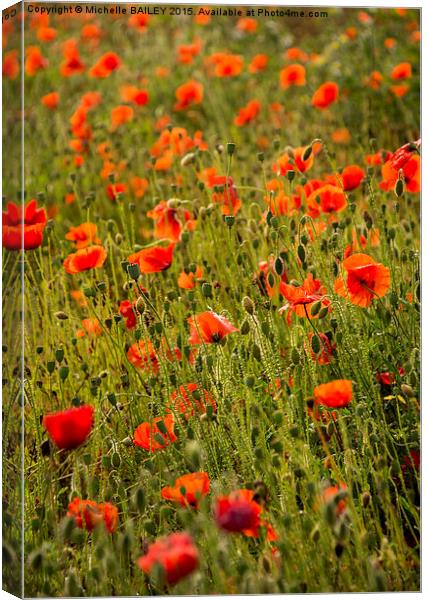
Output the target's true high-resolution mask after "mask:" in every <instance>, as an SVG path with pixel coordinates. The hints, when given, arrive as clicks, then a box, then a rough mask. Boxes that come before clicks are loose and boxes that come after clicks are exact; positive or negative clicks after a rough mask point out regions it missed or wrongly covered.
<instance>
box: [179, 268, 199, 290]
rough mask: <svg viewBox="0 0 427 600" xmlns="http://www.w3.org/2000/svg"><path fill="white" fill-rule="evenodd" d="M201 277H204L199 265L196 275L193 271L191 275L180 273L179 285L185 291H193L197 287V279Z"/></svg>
mask: <svg viewBox="0 0 427 600" xmlns="http://www.w3.org/2000/svg"><path fill="white" fill-rule="evenodd" d="M201 277H203V271H202V268H201V267H199V266H198V265H197V267H196V272H195V273H193V272H192V271H190V272H189V273H186V272H185V271H182V272H181V273H180V275H179V277H178V285H179V287H180V288H182V289H184V290H192V289H193V288H194V287H196V281H197V279H200V278H201Z"/></svg>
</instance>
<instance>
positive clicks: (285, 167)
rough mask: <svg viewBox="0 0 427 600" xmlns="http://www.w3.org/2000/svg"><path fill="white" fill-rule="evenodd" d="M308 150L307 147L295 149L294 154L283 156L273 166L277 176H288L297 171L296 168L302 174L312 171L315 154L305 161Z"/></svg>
mask: <svg viewBox="0 0 427 600" xmlns="http://www.w3.org/2000/svg"><path fill="white" fill-rule="evenodd" d="M306 150H307V147H306V146H299V147H298V148H293V149H292V152H291V151H289V152H285V154H282V156H280V158H279V159H278V160H277V162H275V163H273V165H272V169H273V172H274V173H275V175H282V176H283V175H286V173H287V172H288V171H295V168H296V169H298V171H299V172H300V173H305V172H306V171H308V170H309V169H311V167H312V166H313V160H314V155H315V152H312V153H311V154H310V156H309V157H308V158H307V159H306V160H304V159H303V156H304V153H305V151H306Z"/></svg>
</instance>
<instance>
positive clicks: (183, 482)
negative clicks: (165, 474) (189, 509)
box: [162, 471, 210, 508]
mask: <svg viewBox="0 0 427 600" xmlns="http://www.w3.org/2000/svg"><path fill="white" fill-rule="evenodd" d="M209 489H210V480H209V475H208V474H207V473H205V472H204V471H199V472H198V473H188V474H187V475H182V476H181V477H178V479H177V480H176V481H175V483H174V485H173V486H166V487H164V488H162V498H164V499H165V500H171V501H172V502H176V503H177V504H180V505H181V506H188V505H190V506H194V507H196V508H197V507H198V504H199V502H200V500H201V498H202V497H203V496H206V495H207V494H209Z"/></svg>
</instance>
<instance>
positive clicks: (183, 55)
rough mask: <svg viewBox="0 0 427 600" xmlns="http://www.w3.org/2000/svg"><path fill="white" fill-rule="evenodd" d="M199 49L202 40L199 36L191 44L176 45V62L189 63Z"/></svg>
mask: <svg viewBox="0 0 427 600" xmlns="http://www.w3.org/2000/svg"><path fill="white" fill-rule="evenodd" d="M201 49H202V40H201V39H200V38H196V39H195V40H194V42H193V43H192V44H182V45H181V46H178V62H180V63H182V64H184V65H188V64H191V63H192V62H193V60H194V58H195V57H196V56H197V55H198V54H199V53H200V50H201Z"/></svg>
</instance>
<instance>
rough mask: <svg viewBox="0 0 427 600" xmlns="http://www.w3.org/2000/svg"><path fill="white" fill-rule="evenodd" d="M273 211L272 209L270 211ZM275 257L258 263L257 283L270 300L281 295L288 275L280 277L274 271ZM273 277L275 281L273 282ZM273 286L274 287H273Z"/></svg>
mask: <svg viewBox="0 0 427 600" xmlns="http://www.w3.org/2000/svg"><path fill="white" fill-rule="evenodd" d="M270 210H271V209H270ZM273 214H275V213H273ZM274 263H275V260H274V257H272V256H270V258H269V260H268V261H267V260H263V261H261V262H259V263H258V272H257V273H256V275H255V281H256V283H257V285H258V287H259V289H260V291H261V293H262V294H267V296H268V297H269V298H273V297H274V296H276V295H277V294H278V293H279V292H280V293H281V287H282V284H284V283H286V281H287V275H286V272H283V273H282V275H281V276H280V277H279V276H278V275H277V274H276V272H275V270H274ZM271 276H273V281H272V282H271ZM272 284H273V285H272Z"/></svg>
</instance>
